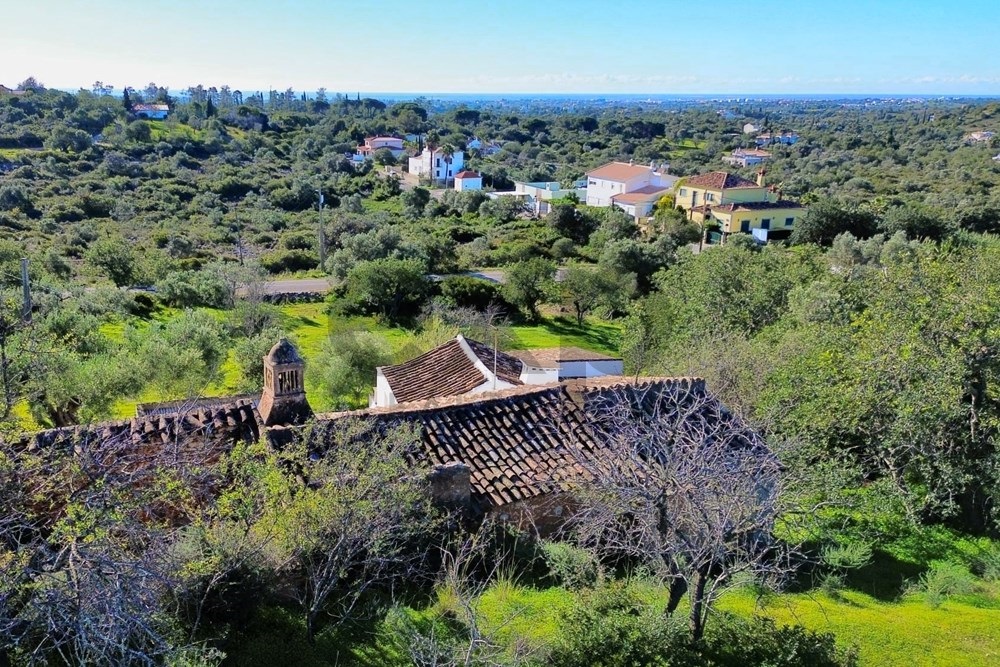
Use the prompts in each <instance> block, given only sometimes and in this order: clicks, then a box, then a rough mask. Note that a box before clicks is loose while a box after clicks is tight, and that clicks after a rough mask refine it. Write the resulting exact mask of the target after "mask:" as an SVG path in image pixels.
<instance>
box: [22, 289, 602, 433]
mask: <svg viewBox="0 0 1000 667" xmlns="http://www.w3.org/2000/svg"><path fill="white" fill-rule="evenodd" d="M279 310H280V312H281V328H282V329H283V330H285V331H286V332H288V334H289V336H290V337H291V338H292V340H293V341H294V342H295V344H296V345H297V346H298V348H299V351H300V352H301V354H302V356H303V358H304V359H305V360H306V363H307V364H308V363H309V361H310V360H313V359H316V358H317V357H318V356H319V354H320V352H321V351H322V348H323V343H324V341H325V340H326V339H327V338H328V337H329V336H330V334H331V333H336V332H339V331H344V330H357V331H372V332H375V333H377V334H379V335H382V336H384V337H385V338H386V340H387V341H388V342H389V345H390V346H391V347H392V350H393V353H394V354H396V355H397V356H398V357H399V358H400V360H402V359H404V358H409V357H410V356H412V354H413V349H408V345H409V344H410V343H413V342H414V341H415V339H416V334H415V333H414V332H413V331H410V330H407V329H402V328H398V327H388V326H385V325H382V324H380V323H379V322H378V321H377V320H376V319H375V318H372V317H352V318H336V319H333V320H331V318H330V316H329V315H328V314H327V312H326V304H325V303H300V304H288V305H284V306H281V307H280V308H279ZM206 311H207V312H210V313H212V314H213V315H216V316H218V317H220V318H221V317H223V313H222V311H216V310H212V309H206ZM178 312H179V311H177V310H174V309H169V308H168V309H163V310H161V311H158V312H157V314H156V316H155V319H156V320H158V321H164V320H166V319H169V318H170V317H173V316H175V315H176V314H177V313H178ZM127 325H131V326H138V327H140V328H141V327H143V326H148V323H147V322H144V321H142V320H138V319H136V320H131V321H129V322H127V323H126V322H124V321H117V322H108V323H104V324H102V325H101V329H100V330H101V332H102V333H103V334H104V335H106V336H107V337H108V338H110V339H111V340H112V341H120V340H121V339H122V337H123V335H124V331H125V327H126V326H127ZM620 336H621V327H620V326H619V325H618V324H617V323H615V322H607V321H603V320H598V319H590V320H588V321H587V322H586V323H585V324H584V325H583V326H580V325H579V324H577V322H576V320H575V319H574V318H570V317H544V318H543V319H542V320H541V321H540V322H538V323H537V324H531V325H515V326H511V327H510V332H509V336H508V337H507V338H508V344H507V347H508V348H509V349H515V350H524V349H532V348H544V347H559V346H577V347H582V348H585V349H588V350H593V351H595V352H603V353H606V354H617V353H618V345H619V338H620ZM239 379H240V378H239V369H238V368H237V366H236V362H235V358H234V356H233V351H232V350H230V352H229V356H228V357H227V359H226V360H225V362H223V364H222V367H221V369H220V377H219V379H218V380H217V381H216V382H213V383H212V384H210V385H208V386H207V387H205V389H204V391H203V392H202V394H203V396H206V397H208V396H227V395H231V394H235V393H238V391H239V390H238V383H239ZM373 381H374V378H373ZM306 393H307V394H308V395H309V400H310V403H311V404H312V406H313V409H315V410H317V411H319V412H323V411H328V410H330V409H332V407H333V403H332V401H331V400H330V399H327V398H326V397H324V396H323V394H322V392H320V391H319V387H317V386H316V385H315V383H314V382H313V381H312V378H311V377H310V376H309V374H308V373H307V374H306ZM172 398H180V397H167V396H163V395H161V394H159V393H157V391H156V390H155V389H150V390H148V391H146V392H143V393H142V394H141V395H139V396H132V397H129V398H128V399H123V400H120V401H118V402H117V403H116V404H115V407H114V410H113V413H112V416H113V417H114V418H116V419H124V418H128V417H132V416H134V415H135V409H136V405H137V404H139V403H155V402H158V401H163V400H170V399H172ZM24 413H25V415H27V410H24ZM24 426H25V427H26V428H29V429H30V428H31V424H30V422H27V421H25V422H24Z"/></svg>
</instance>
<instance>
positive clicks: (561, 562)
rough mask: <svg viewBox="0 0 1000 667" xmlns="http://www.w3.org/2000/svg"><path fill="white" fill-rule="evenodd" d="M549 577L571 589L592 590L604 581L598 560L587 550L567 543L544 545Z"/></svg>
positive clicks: (547, 543) (543, 550)
mask: <svg viewBox="0 0 1000 667" xmlns="http://www.w3.org/2000/svg"><path fill="white" fill-rule="evenodd" d="M542 554H543V555H544V557H545V564H546V565H547V566H548V568H549V577H551V578H552V579H554V580H555V582H556V583H557V584H559V585H560V586H564V587H565V588H569V589H580V588H590V587H592V586H594V585H596V584H597V583H598V582H600V581H601V579H603V576H604V572H603V570H602V568H601V564H600V563H599V562H598V560H597V558H596V557H594V554H592V553H591V552H590V551H588V550H587V549H583V548H580V547H577V546H574V545H572V544H568V543H566V542H544V543H542Z"/></svg>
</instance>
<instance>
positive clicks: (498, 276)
mask: <svg viewBox="0 0 1000 667" xmlns="http://www.w3.org/2000/svg"><path fill="white" fill-rule="evenodd" d="M565 274H566V269H557V270H556V276H555V278H556V282H562V280H563V278H564V277H565ZM462 275H466V276H472V277H473V278H482V279H483V280H488V281H490V282H491V283H504V282H506V281H507V274H506V273H505V272H504V271H503V270H501V269H490V270H486V271H470V272H468V273H465V274H462ZM431 277H432V278H434V279H436V280H440V279H443V278H447V276H437V275H433V274H432V275H431ZM331 289H333V288H332V287H331V286H330V281H329V280H327V279H326V278H296V279H292V280H270V281H268V282H265V283H264V292H265V293H267V294H305V293H309V294H326V293H327V292H329V291H330V290H331Z"/></svg>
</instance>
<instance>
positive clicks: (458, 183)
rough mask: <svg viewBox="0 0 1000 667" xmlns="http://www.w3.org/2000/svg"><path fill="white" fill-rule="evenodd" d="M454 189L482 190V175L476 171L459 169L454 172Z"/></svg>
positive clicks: (461, 190)
mask: <svg viewBox="0 0 1000 667" xmlns="http://www.w3.org/2000/svg"><path fill="white" fill-rule="evenodd" d="M455 189H456V190H458V191H459V192H465V191H466V190H482V189H483V177H482V175H481V174H480V173H479V172H476V171H460V172H458V173H457V174H455Z"/></svg>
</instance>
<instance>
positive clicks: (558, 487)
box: [317, 377, 759, 509]
mask: <svg viewBox="0 0 1000 667" xmlns="http://www.w3.org/2000/svg"><path fill="white" fill-rule="evenodd" d="M706 399H707V400H706ZM708 404H712V405H715V406H717V405H718V402H717V401H716V399H714V398H710V397H708V396H707V394H706V392H705V384H704V381H702V380H700V379H697V378H642V379H640V380H639V381H638V382H636V381H634V380H632V379H628V378H621V377H602V378H592V379H588V380H571V381H568V382H565V383H562V384H549V385H525V386H521V387H514V388H512V389H508V390H506V391H502V392H495V393H486V394H474V395H469V396H454V397H451V398H449V399H443V400H434V401H425V402H421V403H410V404H401V405H396V406H392V407H388V408H372V409H369V410H357V411H353V412H344V413H337V414H331V415H321V416H320V418H319V420H318V422H317V424H318V427H319V430H320V431H322V430H323V429H329V428H337V427H338V425H339V424H343V423H344V422H342V421H341V420H347V419H351V418H356V419H363V420H370V419H374V420H377V421H378V422H379V423H381V424H384V425H385V426H395V425H399V424H409V425H411V426H416V427H417V428H418V433H419V437H420V444H419V448H418V449H417V450H416V451H414V452H412V454H411V457H412V459H413V460H414V461H415V462H421V463H427V464H431V465H440V464H447V463H452V462H461V463H464V464H465V465H467V466H468V467H469V469H470V473H471V485H472V496H473V499H474V500H475V501H477V502H478V503H479V504H480V505H481V506H482V507H483V508H484V509H489V508H495V507H501V506H503V505H507V504H509V503H512V502H517V501H520V500H525V499H528V498H533V497H536V496H540V495H544V494H548V493H553V492H558V491H568V490H570V489H572V488H573V487H574V486H575V485H577V484H579V483H580V482H582V481H586V480H588V479H592V478H593V471H594V470H599V469H600V468H601V466H602V465H604V463H603V458H604V457H603V456H602V451H603V450H605V449H606V447H607V446H608V444H607V443H608V442H609V440H610V438H609V437H607V436H608V434H607V433H606V432H605V431H607V430H608V429H609V428H614V425H613V424H609V423H606V422H605V421H604V420H605V419H607V417H609V416H613V415H615V414H616V413H617V412H619V411H620V410H619V409H622V408H625V409H627V410H628V412H629V413H630V414H632V415H633V418H636V419H643V418H649V417H651V416H652V415H658V414H661V413H665V411H667V410H673V411H677V410H680V409H683V410H685V411H689V410H690V411H693V412H696V411H697V410H698V409H699V408H698V406H700V405H708ZM723 413H724V414H726V415H727V416H726V417H725V418H727V419H729V418H731V419H733V420H734V422H736V423H737V424H738V426H739V427H740V428H741V429H743V430H744V431H745V433H746V434H747V441H748V443H749V442H750V441H751V440H753V438H754V437H756V436H755V435H754V434H753V432H752V431H750V430H749V428H747V427H745V426H743V425H742V424H740V423H739V422H738V420H736V418H735V417H731V416H728V413H725V412H724V410H723ZM692 416H693V415H692ZM319 437H324V436H323V435H322V433H320V435H319ZM754 442H755V443H759V438H758V439H757V440H756V441H754Z"/></svg>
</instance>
